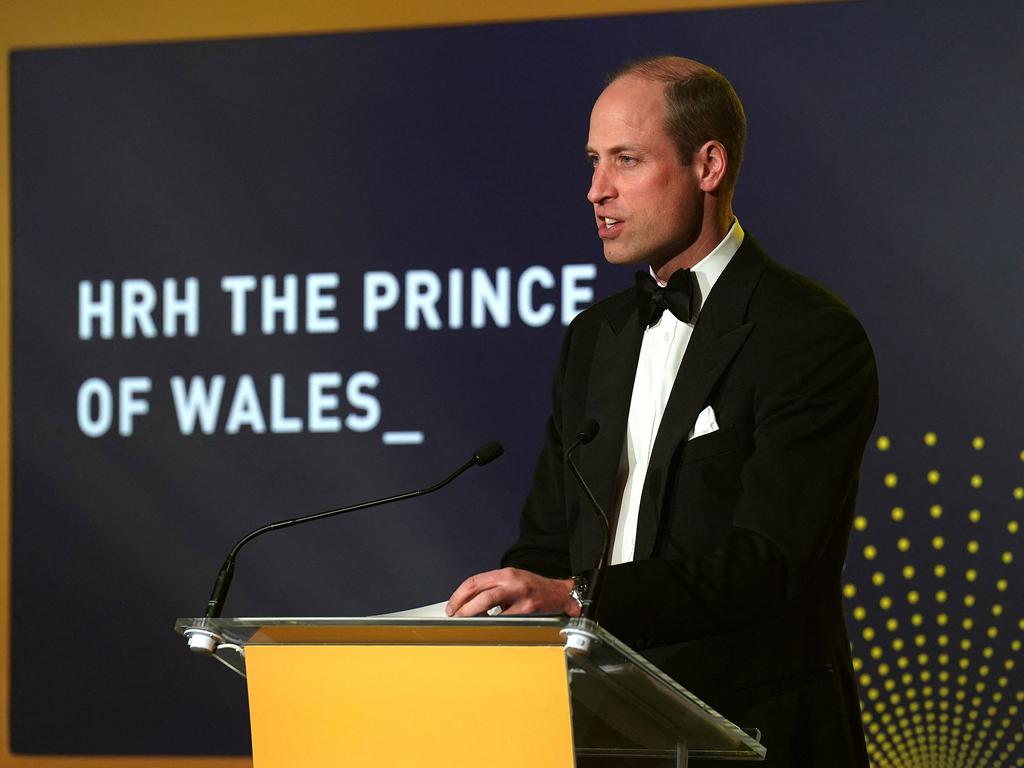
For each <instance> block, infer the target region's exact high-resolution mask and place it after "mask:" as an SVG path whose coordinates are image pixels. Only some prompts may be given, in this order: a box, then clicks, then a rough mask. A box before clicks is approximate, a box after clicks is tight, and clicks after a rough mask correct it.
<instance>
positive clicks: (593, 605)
mask: <svg viewBox="0 0 1024 768" xmlns="http://www.w3.org/2000/svg"><path fill="white" fill-rule="evenodd" d="M600 429H601V427H600V425H599V424H598V423H597V422H596V421H594V420H593V419H587V420H585V421H584V422H583V423H582V424H580V427H579V429H578V430H577V431H576V442H574V443H573V444H572V445H570V446H569V450H567V451H566V452H565V461H566V463H567V464H568V465H569V471H570V472H571V473H572V476H573V477H574V478H576V483H577V485H579V487H580V490H581V491H583V495H584V496H585V497H586V499H587V502H588V503H589V504H590V507H591V509H593V510H594V512H595V513H596V514H597V517H598V519H599V520H600V521H601V528H602V532H603V533H604V542H603V545H602V547H601V557H600V559H599V560H598V561H597V565H596V566H595V567H594V570H593V574H592V576H591V578H590V584H589V586H588V588H587V594H586V595H585V596H584V597H582V598H581V599H580V602H581V603H583V608H582V610H581V612H580V618H581V619H587V620H591V621H592V620H593V618H594V613H595V612H596V610H597V598H598V597H599V596H600V589H601V576H602V574H603V573H604V566H605V563H606V562H608V560H609V559H610V557H611V552H610V550H611V541H612V536H611V526H610V525H609V523H608V515H606V514H605V511H604V510H603V509H602V508H601V505H600V504H598V502H597V499H595V498H594V494H593V492H592V491H591V490H590V486H589V485H587V481H586V480H584V479H583V475H581V474H580V470H579V468H578V467H577V466H576V462H575V461H573V458H572V456H573V453H575V451H576V449H577V448H579V447H580V446H581V445H586V444H587V443H589V442H590V441H591V440H593V439H594V437H595V436H596V435H597V433H598V431H599V430H600Z"/></svg>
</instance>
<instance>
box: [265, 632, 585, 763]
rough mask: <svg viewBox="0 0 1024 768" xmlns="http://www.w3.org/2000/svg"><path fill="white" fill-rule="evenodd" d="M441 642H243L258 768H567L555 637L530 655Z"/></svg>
mask: <svg viewBox="0 0 1024 768" xmlns="http://www.w3.org/2000/svg"><path fill="white" fill-rule="evenodd" d="M255 639H256V638H254V640H255ZM281 639H284V638H281ZM438 639H439V638H431V637H426V638H421V640H422V641H423V642H424V644H417V638H415V637H412V638H410V637H407V636H406V637H403V638H402V639H401V640H399V641H398V642H397V643H395V644H390V643H389V642H388V638H387V637H377V638H374V637H371V636H367V637H354V638H352V637H350V638H348V641H346V642H333V643H332V642H327V643H323V644H312V643H311V644H302V642H301V640H299V638H294V639H292V642H287V641H285V642H276V643H275V642H271V643H268V644H265V645H264V644H258V643H254V642H252V641H250V643H249V644H248V645H247V646H246V648H245V666H246V674H247V677H248V686H249V712H250V719H251V725H252V751H253V765H254V768H295V767H297V766H301V767H302V768H316V767H317V766H359V767H362V766H367V767H372V768H386V767H387V766H444V767H445V768H460V767H461V766H465V767H466V768H469V767H470V766H473V767H474V768H478V767H479V766H488V768H504V767H506V766H507V767H508V768H512V767H513V766H515V768H523V766H530V767H531V768H548V767H550V768H572V766H573V765H574V764H575V761H574V757H573V744H572V726H571V716H570V705H569V686H568V681H567V672H566V662H565V655H564V652H563V649H562V645H561V643H559V642H558V641H557V635H554V637H553V638H552V639H553V640H554V641H555V642H554V643H553V644H548V643H542V644H535V645H534V644H480V643H478V642H474V641H476V640H477V638H471V639H470V640H469V643H467V644H453V643H457V642H458V640H459V638H457V637H456V638H451V637H449V638H447V641H446V642H443V643H440V642H437V640H438ZM295 640H299V642H295ZM353 640H354V641H355V642H353Z"/></svg>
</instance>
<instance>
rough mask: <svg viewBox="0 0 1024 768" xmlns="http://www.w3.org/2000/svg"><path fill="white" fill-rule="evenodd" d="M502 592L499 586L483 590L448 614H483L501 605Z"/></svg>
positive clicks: (462, 615) (460, 615)
mask: <svg viewBox="0 0 1024 768" xmlns="http://www.w3.org/2000/svg"><path fill="white" fill-rule="evenodd" d="M502 594H503V590H502V588H501V587H494V588H493V589H488V590H484V591H483V592H480V593H478V594H477V595H476V596H475V597H474V598H473V599H472V600H470V601H469V602H467V603H465V604H464V605H463V606H462V607H461V608H460V609H458V610H457V611H456V612H455V613H453V614H450V615H452V616H458V617H469V616H483V615H485V614H486V613H487V612H488V611H489V610H491V608H493V607H494V606H496V605H501V603H502Z"/></svg>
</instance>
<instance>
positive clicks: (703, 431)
mask: <svg viewBox="0 0 1024 768" xmlns="http://www.w3.org/2000/svg"><path fill="white" fill-rule="evenodd" d="M717 430H718V422H717V421H716V420H715V410H714V409H713V408H712V407H711V406H710V405H709V406H708V407H707V408H705V409H704V410H703V411H701V412H700V413H698V414H697V421H695V422H694V423H693V429H691V430H690V434H689V436H688V437H687V438H686V439H687V440H693V439H694V438H695V437H701V436H703V435H708V434H711V433H712V432H716V431H717Z"/></svg>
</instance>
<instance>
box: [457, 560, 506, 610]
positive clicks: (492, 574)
mask: <svg viewBox="0 0 1024 768" xmlns="http://www.w3.org/2000/svg"><path fill="white" fill-rule="evenodd" d="M503 570H505V569H502V571H503ZM502 571H485V572H484V573H478V574H476V575H474V576H470V577H469V578H468V579H466V580H465V581H464V582H462V583H461V584H460V585H459V586H458V588H457V589H456V590H455V591H454V592H452V596H451V597H449V598H448V605H447V606H445V613H447V614H448V615H449V616H455V615H456V614H458V615H459V616H470V615H475V614H468V613H466V612H465V611H462V612H460V609H462V608H463V607H464V606H465V605H466V603H468V602H470V601H472V600H473V599H474V598H475V597H477V595H479V594H480V593H481V592H485V591H487V590H488V589H493V588H494V587H495V586H497V584H498V583H499V581H500V575H501V573H502ZM490 607H491V606H487V608H490ZM484 610H487V609H486V608H485V609H484Z"/></svg>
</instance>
